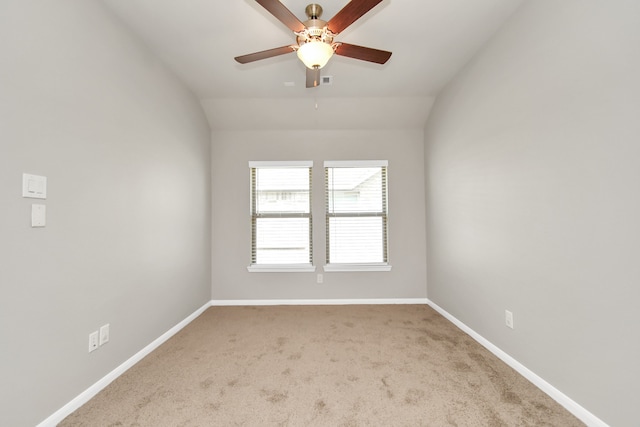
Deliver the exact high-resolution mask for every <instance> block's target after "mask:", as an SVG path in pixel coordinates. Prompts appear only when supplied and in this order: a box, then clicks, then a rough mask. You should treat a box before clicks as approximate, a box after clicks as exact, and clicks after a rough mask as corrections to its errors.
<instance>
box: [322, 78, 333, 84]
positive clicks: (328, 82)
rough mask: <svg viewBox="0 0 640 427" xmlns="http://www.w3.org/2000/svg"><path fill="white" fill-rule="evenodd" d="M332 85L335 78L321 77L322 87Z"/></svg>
mask: <svg viewBox="0 0 640 427" xmlns="http://www.w3.org/2000/svg"><path fill="white" fill-rule="evenodd" d="M331 83H333V76H322V77H320V84H321V85H326V86H328V85H330V84H331Z"/></svg>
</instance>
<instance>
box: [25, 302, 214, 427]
mask: <svg viewBox="0 0 640 427" xmlns="http://www.w3.org/2000/svg"><path fill="white" fill-rule="evenodd" d="M209 307H211V302H207V303H206V304H205V305H203V306H202V307H200V308H199V309H197V310H196V311H194V312H193V313H192V314H190V315H189V316H188V317H187V318H185V319H184V320H182V321H181V322H180V323H178V324H177V325H176V326H174V327H173V328H171V329H169V330H168V331H167V332H165V333H164V334H162V335H160V336H159V337H158V338H156V339H155V340H154V341H153V342H152V343H151V344H149V345H148V346H146V347H145V348H143V349H142V350H140V351H139V352H137V353H136V354H134V355H133V356H132V357H130V358H129V359H128V360H127V361H125V362H124V363H123V364H121V365H120V366H118V367H117V368H115V369H114V370H113V371H111V372H109V373H108V374H107V375H105V376H104V377H103V378H102V379H100V380H98V382H96V383H95V384H93V385H92V386H91V387H89V388H88V389H86V390H85V391H83V392H82V393H80V394H79V395H78V396H77V397H76V398H74V399H73V400H72V401H71V402H69V403H67V404H66V405H64V406H63V407H62V408H60V409H58V410H57V411H56V412H54V413H53V414H52V415H51V416H49V417H48V418H47V419H45V420H44V421H42V422H41V423H40V424H38V426H37V427H55V426H56V425H58V423H59V422H61V421H62V420H64V419H65V418H66V417H68V416H69V415H71V414H72V413H73V412H74V411H75V410H76V409H78V408H80V407H81V406H82V405H84V404H85V403H87V402H88V401H89V400H91V398H92V397H94V396H95V395H96V394H98V393H99V392H100V391H101V390H102V389H103V388H105V387H106V386H108V385H109V384H111V382H113V381H114V380H115V379H116V378H118V377H119V376H120V375H122V374H124V373H125V372H126V371H127V370H128V369H129V368H131V367H132V366H133V365H135V364H136V363H138V362H139V361H140V360H142V359H143V358H144V357H145V356H147V355H148V354H149V353H151V352H152V351H153V350H155V349H156V348H158V347H160V345H162V344H163V343H164V342H165V341H167V340H168V339H169V338H171V337H172V336H174V335H175V334H177V333H178V332H179V331H180V330H181V329H182V328H184V327H185V326H187V325H188V324H189V323H191V322H192V321H193V320H194V319H195V318H196V317H198V316H200V315H201V314H202V313H203V312H204V311H205V310H206V309H207V308H209Z"/></svg>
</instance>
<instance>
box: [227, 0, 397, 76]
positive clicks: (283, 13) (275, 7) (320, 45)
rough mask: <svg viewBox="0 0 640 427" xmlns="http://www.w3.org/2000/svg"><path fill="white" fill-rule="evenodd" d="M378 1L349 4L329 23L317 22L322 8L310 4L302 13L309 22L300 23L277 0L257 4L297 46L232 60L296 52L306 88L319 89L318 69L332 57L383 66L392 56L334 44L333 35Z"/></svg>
mask: <svg viewBox="0 0 640 427" xmlns="http://www.w3.org/2000/svg"><path fill="white" fill-rule="evenodd" d="M381 1H382V0H351V1H350V2H349V3H347V5H346V6H345V7H343V8H342V10H340V11H339V12H338V13H337V14H336V15H335V16H334V17H333V18H331V19H330V20H329V21H328V22H327V21H323V20H322V19H320V16H321V15H322V7H321V6H320V5H318V4H310V5H308V6H307V7H306V9H305V13H306V15H307V17H308V18H309V19H308V20H307V21H305V22H304V23H303V22H300V20H299V19H298V18H296V16H295V15H294V14H293V13H291V11H290V10H289V9H287V8H286V6H284V5H283V4H282V3H280V0H256V2H258V3H259V4H260V5H261V6H262V7H264V8H265V9H267V10H268V11H269V12H270V13H271V14H272V15H273V16H275V17H276V18H277V19H278V20H279V21H280V22H282V23H283V24H284V25H286V26H287V27H288V28H289V29H290V30H291V31H293V33H294V34H295V35H296V43H297V44H295V45H288V46H282V47H276V48H274V49H268V50H264V51H261V52H255V53H250V54H248V55H242V56H237V57H235V60H236V61H238V62H239V63H241V64H246V63H248V62H253V61H258V60H260V59H266V58H271V57H273V56H278V55H284V54H285V53H290V52H297V54H298V58H300V60H301V61H302V62H303V63H304V65H305V66H306V67H307V87H316V86H318V84H319V83H320V69H321V68H322V67H324V66H325V65H326V64H327V62H328V61H329V59H330V58H331V56H332V55H333V54H334V53H335V54H336V55H341V56H347V57H349V58H355V59H360V60H362V61H368V62H375V63H377V64H384V63H386V62H387V61H388V60H389V58H390V57H391V52H387V51H385V50H378V49H372V48H369V47H363V46H357V45H354V44H349V43H343V42H334V41H333V39H334V37H335V36H336V35H338V34H339V33H341V32H342V31H343V30H344V29H345V28H347V27H348V26H349V25H351V24H353V23H354V22H355V21H356V20H358V19H359V18H360V17H362V16H363V15H364V14H365V13H367V12H368V11H370V10H371V9H373V8H374V7H375V6H376V5H377V4H378V3H380V2H381Z"/></svg>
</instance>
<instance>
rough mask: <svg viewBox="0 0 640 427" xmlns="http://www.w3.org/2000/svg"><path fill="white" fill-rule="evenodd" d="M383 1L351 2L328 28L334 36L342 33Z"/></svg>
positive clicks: (361, 0) (333, 19) (363, 0)
mask: <svg viewBox="0 0 640 427" xmlns="http://www.w3.org/2000/svg"><path fill="white" fill-rule="evenodd" d="M381 1H382V0H351V1H350V2H349V3H347V5H346V6H345V7H343V8H342V10H340V12H338V13H336V16H334V17H333V18H331V19H330V20H329V22H328V23H327V27H328V28H329V30H331V32H332V33H333V34H338V33H341V32H342V31H343V30H344V29H345V28H347V27H348V26H349V25H351V24H353V23H354V22H356V21H357V20H358V19H359V18H360V17H361V16H362V15H364V14H365V13H367V12H369V11H370V10H371V9H373V8H374V7H375V6H376V5H377V4H378V3H380V2H381Z"/></svg>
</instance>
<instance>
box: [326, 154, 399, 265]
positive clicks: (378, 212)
mask: <svg viewBox="0 0 640 427" xmlns="http://www.w3.org/2000/svg"><path fill="white" fill-rule="evenodd" d="M387 166H388V164H387V161H384V160H379V161H377V160H374V161H326V162H325V163H324V167H325V198H326V200H325V208H326V241H327V246H326V259H327V265H326V266H325V270H326V271H332V270H333V271H340V270H350V271H354V270H355V271H358V270H361V271H388V270H390V269H391V266H390V265H389V263H388V249H387V223H388V221H387V214H388V212H387V206H388V205H387Z"/></svg>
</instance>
